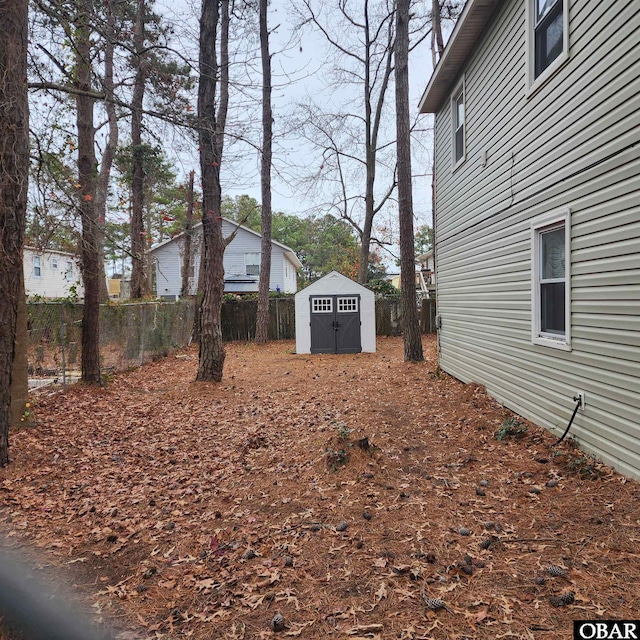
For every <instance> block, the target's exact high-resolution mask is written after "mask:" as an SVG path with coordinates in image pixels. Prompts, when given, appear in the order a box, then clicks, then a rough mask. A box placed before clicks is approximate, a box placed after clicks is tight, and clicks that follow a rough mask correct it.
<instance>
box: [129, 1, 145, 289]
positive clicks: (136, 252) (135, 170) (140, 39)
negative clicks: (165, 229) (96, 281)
mask: <svg viewBox="0 0 640 640" xmlns="http://www.w3.org/2000/svg"><path fill="white" fill-rule="evenodd" d="M144 31H145V15H144V0H137V8H136V27H135V33H134V35H133V42H134V48H135V64H136V77H135V81H134V85H133V98H132V100H131V148H132V156H133V157H132V171H131V298H132V299H134V300H139V299H140V298H143V297H145V296H146V295H148V293H149V287H148V283H147V279H146V277H145V259H144V258H145V249H146V242H145V233H144V229H145V225H144V148H143V146H142V105H143V101H144V89H145V74H146V70H145V59H144V56H143V53H142V51H143V48H144Z"/></svg>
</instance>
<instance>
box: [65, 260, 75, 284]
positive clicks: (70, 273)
mask: <svg viewBox="0 0 640 640" xmlns="http://www.w3.org/2000/svg"><path fill="white" fill-rule="evenodd" d="M64 278H65V280H66V281H67V282H71V281H72V280H73V262H71V260H67V270H66V271H65V273H64Z"/></svg>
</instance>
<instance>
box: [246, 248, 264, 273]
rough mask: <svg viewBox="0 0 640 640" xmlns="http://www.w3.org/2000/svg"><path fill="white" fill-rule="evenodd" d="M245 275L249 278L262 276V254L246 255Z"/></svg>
mask: <svg viewBox="0 0 640 640" xmlns="http://www.w3.org/2000/svg"><path fill="white" fill-rule="evenodd" d="M244 266H245V274H246V275H248V276H259V275H260V253H245V254H244Z"/></svg>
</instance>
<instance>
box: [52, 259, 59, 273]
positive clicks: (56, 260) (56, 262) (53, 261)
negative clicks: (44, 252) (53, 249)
mask: <svg viewBox="0 0 640 640" xmlns="http://www.w3.org/2000/svg"><path fill="white" fill-rule="evenodd" d="M51 270H52V271H57V270H58V258H54V257H52V258H51Z"/></svg>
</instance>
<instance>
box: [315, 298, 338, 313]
mask: <svg viewBox="0 0 640 640" xmlns="http://www.w3.org/2000/svg"><path fill="white" fill-rule="evenodd" d="M311 311H312V312H313V313H333V298H312V299H311Z"/></svg>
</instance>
